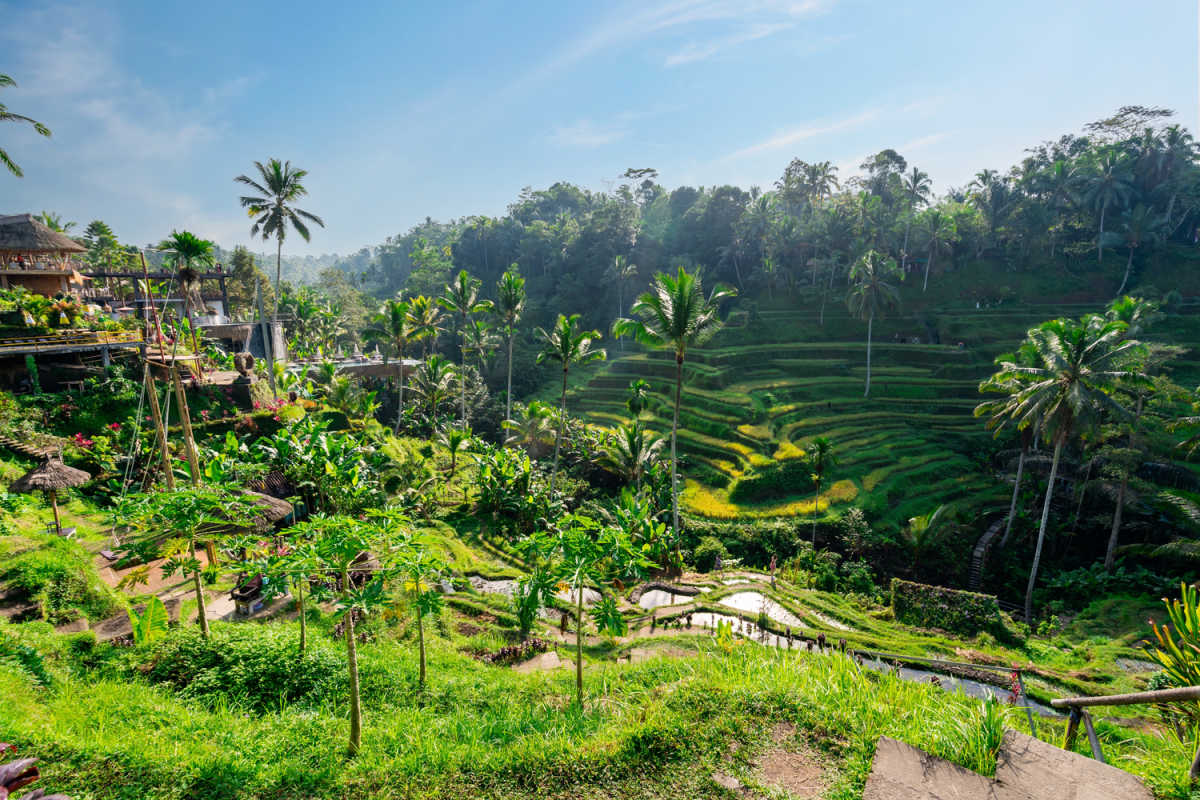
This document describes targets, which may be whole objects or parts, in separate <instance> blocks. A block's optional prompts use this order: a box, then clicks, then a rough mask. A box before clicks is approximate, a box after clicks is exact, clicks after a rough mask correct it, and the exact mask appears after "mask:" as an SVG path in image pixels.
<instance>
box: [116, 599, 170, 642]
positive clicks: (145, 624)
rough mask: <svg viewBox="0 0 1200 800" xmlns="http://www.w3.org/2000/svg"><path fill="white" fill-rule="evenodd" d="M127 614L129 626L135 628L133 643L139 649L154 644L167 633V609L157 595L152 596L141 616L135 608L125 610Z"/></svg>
mask: <svg viewBox="0 0 1200 800" xmlns="http://www.w3.org/2000/svg"><path fill="white" fill-rule="evenodd" d="M125 613H127V614H128V615H129V624H130V625H131V626H132V627H133V643H134V644H135V645H137V646H138V647H141V646H143V645H147V644H154V642H156V641H158V640H159V639H161V638H162V637H163V636H164V635H165V634H166V632H167V622H168V619H167V607H166V606H164V605H163V601H162V600H160V599H158V596H157V595H151V596H150V599H149V600H147V601H146V609H145V610H144V611H143V612H142V613H141V614H139V613H137V611H135V610H134V609H133V608H127V609H125Z"/></svg>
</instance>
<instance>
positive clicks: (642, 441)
mask: <svg viewBox="0 0 1200 800" xmlns="http://www.w3.org/2000/svg"><path fill="white" fill-rule="evenodd" d="M664 443H665V440H664V439H663V438H662V437H661V436H659V435H658V434H656V433H654V432H653V431H648V430H646V429H645V428H644V427H642V426H641V425H640V424H638V423H637V422H636V421H634V422H630V423H629V424H627V425H622V426H620V427H619V428H617V431H616V433H615V434H614V435H613V436H612V438H611V439H610V440H609V441H608V443H607V444H606V445H605V448H604V453H603V455H602V460H603V461H604V463H605V464H607V465H608V466H609V467H611V468H613V469H614V470H616V471H617V472H618V473H620V474H621V476H622V477H623V478H625V480H626V481H627V482H629V483H632V484H633V487H634V491H639V492H640V491H641V489H642V476H643V475H645V474H646V470H647V469H648V468H649V467H650V465H651V464H653V463H654V462H655V461H657V460H658V457H659V453H660V451H661V450H662V448H663V444H664Z"/></svg>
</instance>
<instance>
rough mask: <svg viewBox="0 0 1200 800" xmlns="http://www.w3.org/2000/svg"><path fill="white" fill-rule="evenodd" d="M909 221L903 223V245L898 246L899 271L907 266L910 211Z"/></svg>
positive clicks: (910, 213)
mask: <svg viewBox="0 0 1200 800" xmlns="http://www.w3.org/2000/svg"><path fill="white" fill-rule="evenodd" d="M908 213H909V219H907V220H905V222H904V244H902V245H901V246H900V269H901V270H903V269H904V268H905V267H907V266H908V229H909V227H910V226H911V225H912V209H911V208H910V209H909V210H908Z"/></svg>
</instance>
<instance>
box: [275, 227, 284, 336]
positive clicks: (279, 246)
mask: <svg viewBox="0 0 1200 800" xmlns="http://www.w3.org/2000/svg"><path fill="white" fill-rule="evenodd" d="M282 275H283V239H282V238H280V237H276V239H275V314H274V317H275V319H276V320H278V319H279V281H280V279H281V277H282Z"/></svg>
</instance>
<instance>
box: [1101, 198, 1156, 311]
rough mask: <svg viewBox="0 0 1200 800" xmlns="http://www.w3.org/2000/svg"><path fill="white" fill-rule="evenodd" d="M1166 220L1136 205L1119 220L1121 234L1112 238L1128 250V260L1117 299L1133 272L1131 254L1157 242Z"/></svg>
mask: <svg viewBox="0 0 1200 800" xmlns="http://www.w3.org/2000/svg"><path fill="white" fill-rule="evenodd" d="M1165 223H1166V220H1165V218H1164V217H1162V216H1160V215H1158V214H1156V213H1154V209H1152V208H1150V207H1149V206H1146V205H1143V204H1142V203H1138V204H1137V205H1135V206H1134V207H1133V208H1132V209H1130V210H1129V211H1127V212H1125V214H1123V215H1122V218H1121V232H1120V233H1119V234H1117V235H1116V236H1114V237H1113V238H1114V239H1116V240H1117V241H1119V242H1120V243H1121V244H1123V245H1124V246H1125V247H1127V248H1129V258H1127V259H1126V260H1125V277H1124V278H1122V279H1121V287H1120V288H1119V289H1117V297H1120V296H1121V295H1122V294H1124V293H1125V286H1126V284H1128V283H1129V273H1130V272H1131V271H1132V270H1133V254H1134V251H1136V250H1137V249H1138V248H1140V247H1142V246H1143V245H1153V244H1154V243H1155V242H1157V241H1158V237H1159V233H1160V232H1161V231H1162V229H1163V226H1164V225H1165Z"/></svg>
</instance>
